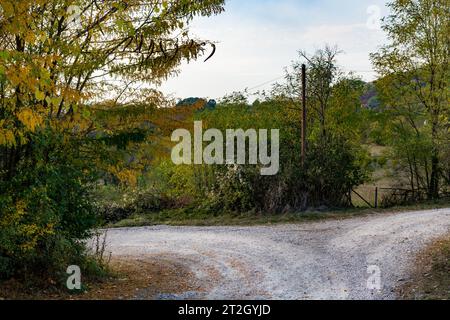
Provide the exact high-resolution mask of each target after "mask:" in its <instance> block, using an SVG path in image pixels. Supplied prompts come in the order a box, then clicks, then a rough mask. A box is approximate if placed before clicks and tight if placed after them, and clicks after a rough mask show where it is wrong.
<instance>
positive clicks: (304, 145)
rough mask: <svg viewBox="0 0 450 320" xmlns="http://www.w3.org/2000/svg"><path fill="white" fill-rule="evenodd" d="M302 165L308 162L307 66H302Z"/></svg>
mask: <svg viewBox="0 0 450 320" xmlns="http://www.w3.org/2000/svg"><path fill="white" fill-rule="evenodd" d="M302 109H303V110H302V111H303V116H302V165H303V166H305V160H306V116H307V112H306V65H304V64H302Z"/></svg>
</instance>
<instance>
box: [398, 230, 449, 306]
mask: <svg viewBox="0 0 450 320" xmlns="http://www.w3.org/2000/svg"><path fill="white" fill-rule="evenodd" d="M399 295H400V297H401V298H402V299H407V300H450V234H449V235H448V236H446V237H443V238H441V239H439V240H437V241H435V242H434V243H433V244H432V245H430V246H429V247H428V248H427V249H426V250H424V251H423V252H422V253H421V254H420V255H419V256H418V258H417V261H416V269H415V270H414V273H413V276H412V279H411V281H408V283H406V284H405V285H404V286H403V287H402V288H401V289H400V292H399Z"/></svg>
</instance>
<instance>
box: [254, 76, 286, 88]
mask: <svg viewBox="0 0 450 320" xmlns="http://www.w3.org/2000/svg"><path fill="white" fill-rule="evenodd" d="M284 77H285V76H281V77H278V78H275V79H272V80H269V81H266V82H263V83H261V84H259V85H257V86H254V87H251V88H248V89H247V90H248V91H252V90H255V89H258V88H261V87H262V86H265V85H266V84H271V83H274V82H275V81H277V80H280V79H283V78H284Z"/></svg>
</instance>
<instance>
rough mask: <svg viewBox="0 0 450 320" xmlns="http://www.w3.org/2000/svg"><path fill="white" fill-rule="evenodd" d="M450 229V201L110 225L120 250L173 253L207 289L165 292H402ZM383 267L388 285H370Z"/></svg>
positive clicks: (301, 295)
mask: <svg viewBox="0 0 450 320" xmlns="http://www.w3.org/2000/svg"><path fill="white" fill-rule="evenodd" d="M449 230H450V209H441V210H431V211H420V212H408V213H396V214H377V215H374V216H365V217H359V218H354V219H346V220H329V221H323V222H314V223H304V224H296V225H276V226H264V227H167V226H157V227H147V228H124V229H113V230H109V231H108V243H109V245H108V250H109V251H111V252H112V253H113V255H114V256H116V257H120V256H132V257H154V258H155V259H159V258H160V257H163V258H164V259H170V260H172V261H174V262H176V263H181V264H182V265H183V266H186V267H187V268H188V269H189V270H190V271H192V274H194V275H195V277H196V279H195V282H196V283H201V284H202V289H201V290H199V291H192V292H186V293H183V294H174V295H167V294H164V295H158V296H156V298H158V299H395V298H396V295H395V293H394V291H395V288H396V287H397V286H399V285H401V283H402V282H403V281H406V280H407V279H408V274H409V270H410V268H411V266H412V262H413V259H414V257H415V254H416V253H417V252H418V251H420V249H422V248H423V247H424V246H426V244H428V243H429V242H430V241H432V240H433V239H435V238H437V237H439V236H442V235H443V234H445V233H447V232H448V231H449ZM369 266H377V267H378V268H379V269H380V270H381V285H382V288H381V290H380V291H377V290H370V289H368V287H367V280H368V279H369V276H370V275H369V274H368V273H367V272H368V267H369Z"/></svg>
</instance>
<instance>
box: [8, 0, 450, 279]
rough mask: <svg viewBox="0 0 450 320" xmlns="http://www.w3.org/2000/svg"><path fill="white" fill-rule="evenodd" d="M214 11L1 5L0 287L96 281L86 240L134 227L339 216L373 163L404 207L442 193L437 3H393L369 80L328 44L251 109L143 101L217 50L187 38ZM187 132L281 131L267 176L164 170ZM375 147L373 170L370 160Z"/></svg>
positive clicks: (216, 1)
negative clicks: (405, 192)
mask: <svg viewBox="0 0 450 320" xmlns="http://www.w3.org/2000/svg"><path fill="white" fill-rule="evenodd" d="M223 2H224V1H222V0H208V1H194V0H183V1H180V0H178V1H150V0H149V1H142V0H126V1H108V2H100V1H95V0H80V1H76V5H77V6H78V7H77V8H79V9H80V10H81V11H80V12H81V13H82V15H81V18H80V19H78V18H77V17H75V18H74V16H73V10H74V9H73V8H72V10H69V9H70V5H71V4H72V3H71V1H66V0H34V1H28V0H23V1H20V2H18V1H14V0H2V1H1V2H0V8H1V10H0V228H1V229H0V279H8V278H10V277H13V276H14V277H26V276H28V275H30V276H32V275H35V274H42V273H45V274H46V275H48V276H49V277H51V278H54V279H56V280H59V277H60V276H61V274H63V273H64V271H65V268H66V267H67V266H68V265H70V264H78V265H80V266H82V267H83V270H84V271H88V270H92V269H96V267H95V264H94V263H92V261H91V260H90V258H89V257H88V253H87V250H86V248H85V245H84V242H83V241H84V240H86V239H88V238H89V237H90V236H92V230H93V229H94V228H95V227H97V226H99V225H101V224H105V223H109V222H116V221H119V220H122V219H124V218H127V217H130V216H131V215H141V214H151V213H157V212H161V211H163V212H165V213H166V214H169V215H170V214H171V213H173V214H177V215H179V214H185V215H187V216H189V215H190V214H192V213H198V212H201V213H202V214H204V215H212V216H217V215H221V214H230V213H243V212H245V213H247V214H250V215H252V214H257V213H265V214H272V215H276V214H280V213H286V212H289V213H292V212H300V211H305V210H308V209H310V208H316V209H317V208H320V209H322V210H324V209H327V208H346V207H351V206H352V199H351V191H352V189H354V188H356V187H358V186H359V185H361V184H363V183H365V182H367V181H370V179H371V172H372V171H373V170H375V169H376V168H379V167H380V166H386V167H389V169H390V170H391V174H392V175H393V176H394V179H395V181H396V185H393V186H394V187H402V188H409V189H410V190H411V191H412V192H413V193H414V194H415V195H417V196H415V197H413V199H419V198H420V199H422V198H428V199H436V198H439V197H440V196H442V195H444V194H446V193H448V192H449V184H450V181H449V180H450V154H449V150H450V137H449V130H450V124H449V116H450V108H449V103H448V101H449V100H448V90H449V83H448V81H449V78H450V75H449V63H448V56H449V34H450V30H449V21H448V19H447V18H448V1H446V0H435V1H431V0H421V1H393V2H392V3H391V5H390V6H391V9H392V16H391V17H389V19H386V20H385V30H386V31H387V33H388V35H389V37H390V39H391V40H392V44H390V45H389V46H386V47H385V48H383V49H381V50H380V51H379V52H378V53H375V54H373V56H372V60H373V62H374V66H375V67H376V68H377V70H378V71H379V72H380V75H381V77H380V79H379V80H377V81H375V82H374V83H365V82H363V81H362V80H361V79H359V78H357V77H355V76H354V75H352V74H351V73H350V74H345V73H343V72H342V71H341V70H340V69H339V67H338V66H337V62H336V61H337V57H338V56H339V54H340V52H339V50H338V49H337V48H334V47H330V46H325V47H324V48H323V49H320V50H318V51H317V52H314V53H312V54H308V53H306V52H303V51H300V52H299V57H298V61H296V62H294V63H293V64H292V66H291V67H290V68H288V69H287V71H286V77H285V81H283V82H282V83H280V84H276V85H274V86H273V88H272V90H270V91H269V92H261V93H260V97H259V99H258V100H256V101H254V102H252V103H250V102H249V101H248V97H247V96H246V95H245V93H234V94H231V95H229V96H226V97H224V98H223V99H222V100H221V101H218V102H217V103H216V101H214V100H210V101H207V100H204V99H198V98H192V99H186V100H183V101H181V102H179V103H178V104H176V103H175V102H174V101H171V100H169V99H167V98H165V97H164V96H163V95H162V94H161V93H159V92H156V91H155V90H152V89H150V88H151V85H154V84H158V83H160V82H161V81H163V80H164V79H166V78H167V77H168V76H171V75H174V74H176V72H177V67H178V66H179V65H180V63H181V62H182V61H189V60H192V59H196V58H198V57H199V56H200V55H201V54H202V53H206V50H207V49H215V46H214V44H212V43H210V42H208V41H203V40H195V39H192V37H191V36H190V32H189V28H188V26H189V22H190V21H191V20H192V18H193V17H194V16H197V15H202V16H210V15H213V14H218V13H220V12H221V11H222V10H223ZM174 35H178V36H174ZM302 64H306V66H307V70H308V73H307V83H308V86H307V88H306V90H307V101H308V118H307V123H306V124H307V128H308V130H307V133H308V134H307V157H306V159H302V158H301V147H302V146H301V139H300V137H301V125H302V123H301V111H302V109H301V89H302V88H301V86H302V83H301V81H300V77H299V74H300V68H301V65H302ZM194 120H202V121H203V124H204V129H205V130H206V129H208V128H216V129H219V130H221V131H224V130H226V129H230V128H232V129H238V128H241V129H244V130H246V129H260V128H261V129H280V171H279V173H278V174H277V175H275V176H262V175H261V174H260V168H259V167H258V166H255V165H225V164H223V165H211V166H207V165H195V166H194V165H192V166H189V165H178V166H177V165H175V164H173V163H172V161H171V159H170V152H171V148H172V146H173V143H172V142H171V141H170V135H171V133H172V132H173V130H175V129H177V128H186V129H189V130H192V129H193V122H194ZM269 142H271V141H269ZM373 145H381V146H384V147H385V150H386V153H385V154H384V155H383V159H373V158H371V155H370V146H373ZM303 160H304V161H303Z"/></svg>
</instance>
